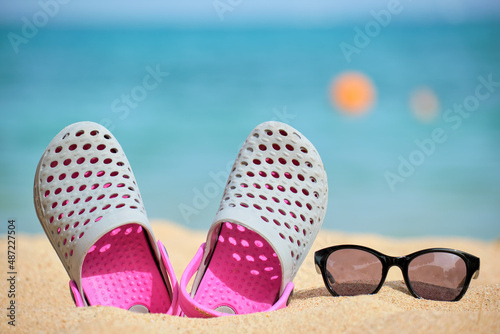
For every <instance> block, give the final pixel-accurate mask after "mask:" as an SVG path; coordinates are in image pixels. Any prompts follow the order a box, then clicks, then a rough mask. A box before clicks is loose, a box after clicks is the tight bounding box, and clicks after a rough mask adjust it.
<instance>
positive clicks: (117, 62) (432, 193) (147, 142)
mask: <svg viewBox="0 0 500 334" xmlns="http://www.w3.org/2000/svg"><path fill="white" fill-rule="evenodd" d="M19 30H20V27H18V26H15V27H14V26H12V27H11V26H4V27H3V28H2V29H1V30H0V36H2V38H1V39H0V112H1V121H0V152H1V155H0V185H1V193H0V218H1V219H2V221H3V222H5V226H6V225H7V219H9V218H14V219H16V221H17V222H18V229H19V230H20V231H23V232H30V233H41V232H42V229H41V227H40V226H39V223H38V220H37V218H36V214H35V211H34V207H33V201H32V185H33V177H34V174H35V170H36V166H37V163H38V159H39V158H40V156H41V154H42V153H43V151H44V149H45V147H46V146H47V144H48V143H49V142H50V140H51V139H52V138H53V137H54V136H55V135H56V134H57V133H58V132H59V131H60V130H61V129H62V128H63V127H65V126H66V125H68V124H70V123H73V122H77V121H82V120H90V121H94V122H100V123H102V124H104V125H106V126H108V127H109V128H110V129H111V130H112V132H113V133H114V134H115V136H116V137H117V138H118V140H119V141H120V143H121V145H122V147H123V148H124V150H125V152H126V153H127V156H128V159H129V161H130V162H131V164H132V168H133V170H134V173H135V176H136V178H137V181H138V184H139V188H140V190H141V194H142V196H143V199H144V203H145V206H146V210H147V212H148V215H149V217H150V218H162V219H169V220H173V221H176V222H178V223H180V224H182V225H184V226H186V227H189V228H195V229H203V230H207V229H208V227H209V226H210V223H211V221H212V218H213V217H214V215H215V213H216V210H217V207H218V205H219V201H220V198H221V196H222V192H223V189H222V187H221V186H220V184H221V183H222V182H223V181H222V179H224V178H225V177H226V176H227V169H228V166H230V165H231V164H232V161H233V160H234V158H235V157H236V155H237V153H238V150H239V147H240V145H241V144H242V142H243V141H244V140H245V138H246V136H247V135H248V134H249V132H250V131H251V130H252V129H253V128H254V127H255V126H256V125H257V124H259V123H260V122H263V121H267V120H279V121H285V122H287V123H289V124H290V125H292V126H294V127H296V128H297V129H298V130H299V131H301V132H302V133H303V134H305V135H306V136H307V137H308V138H309V139H310V140H311V141H312V142H313V144H314V145H315V146H316V148H317V149H318V151H319V152H320V154H321V156H322V159H323V162H324V164H325V167H326V170H327V173H328V176H329V191H330V194H329V204H328V211H327V215H326V219H325V221H324V227H325V228H327V229H333V230H340V231H345V232H361V233H378V234H384V235H391V236H405V237H411V236H424V235H438V236H444V235H458V236H465V237H475V238H481V239H493V238H498V237H499V236H500V149H499V148H500V146H499V145H500V84H499V83H500V43H498V41H499V37H500V24H498V23H489V24H486V23H485V24H469V25H458V26H447V25H442V26H440V25H435V26H398V25H396V24H394V25H391V26H388V27H387V28H384V30H383V31H382V32H381V33H380V35H378V36H376V37H374V38H372V39H371V41H370V43H369V44H368V45H366V46H364V47H363V48H359V50H358V51H359V52H358V53H355V54H353V55H352V59H351V62H350V63H348V62H347V61H346V59H345V57H344V55H343V54H342V52H341V50H340V47H339V45H340V44H341V43H343V42H345V43H350V44H353V43H354V42H353V39H354V37H355V32H354V31H353V27H352V26H345V27H334V28H321V29H320V28H318V29H298V28H286V29H285V28H281V29H279V28H267V29H264V28H262V29H243V28H238V29H236V28H235V29H226V30H217V29H205V30H201V29H184V30H183V29H174V28H162V29H142V30H141V29H139V30H131V29H130V30H127V29H118V28H117V29H108V30H99V29H90V30H84V29H82V30H78V29H75V30H62V29H59V30H58V29H50V28H47V29H43V30H40V31H39V33H38V34H37V35H36V36H34V37H33V38H31V39H30V40H29V42H28V43H26V44H22V45H19V50H18V51H19V52H18V53H15V52H14V50H13V48H12V46H11V44H10V43H9V40H8V39H7V38H6V36H7V35H8V33H9V32H17V33H19ZM155 70H156V71H159V72H161V73H162V74H161V76H159V77H158V78H159V80H158V81H157V82H156V83H157V85H154V86H155V87H154V88H152V87H151V86H149V88H151V89H147V90H146V89H144V84H143V79H144V77H145V76H146V75H147V74H148V73H149V72H151V71H155ZM346 70H356V71H361V72H363V73H365V74H366V75H367V76H369V77H370V78H371V80H372V81H373V83H374V85H375V87H376V91H377V101H376V104H375V105H374V107H373V108H372V110H371V111H370V112H369V113H368V114H367V115H366V116H365V117H360V118H352V117H346V116H344V115H343V114H341V113H339V112H338V111H337V110H336V109H335V108H334V107H332V106H331V104H330V102H329V99H328V94H327V91H328V86H329V85H330V83H331V81H332V79H333V78H334V77H335V76H336V75H338V74H339V73H341V72H343V71H346ZM167 72H168V75H167V74H166V73H167ZM485 80H486V82H487V81H488V80H489V81H490V84H489V86H488V87H485V86H484V82H485ZM151 83H153V82H152V81H151ZM495 83H496V84H495ZM480 85H483V88H479V89H480V92H481V93H483V95H484V94H486V93H489V94H487V95H488V96H487V97H484V98H482V99H481V100H479V99H477V98H476V100H474V98H471V96H475V94H476V92H477V89H478V86H480ZM138 86H139V87H141V86H142V87H143V88H142V89H141V88H137V87H138ZM424 86H425V87H428V88H430V89H432V91H433V92H434V93H435V94H436V96H437V97H438V99H439V104H440V109H441V113H440V114H439V115H438V117H437V118H436V119H435V120H434V121H432V122H430V123H422V122H421V121H418V120H417V119H416V118H415V117H414V116H413V114H412V113H411V110H410V106H409V99H410V96H411V93H412V91H414V90H415V89H417V88H419V87H424ZM144 92H145V94H144ZM132 93H133V94H135V95H134V96H135V98H136V99H135V100H134V101H131V102H129V103H128V104H127V102H124V101H125V100H122V96H124V95H131V94H132ZM141 94H142V95H141ZM475 101H478V103H477V104H474V102H475ZM463 103H472V104H471V105H470V106H469V109H471V111H470V113H468V114H467V115H466V116H462V115H461V114H458V113H453V114H451V113H449V114H447V115H448V117H445V115H446V112H447V110H449V109H450V108H452V109H453V106H454V104H463ZM451 116H453V118H451ZM436 130H437V131H440V133H441V139H442V138H445V139H444V140H442V141H441V142H439V143H434V148H432V149H431V147H430V146H429V147H428V152H427V153H428V154H424V155H422V154H423V153H422V154H420V155H419V153H415V152H416V151H419V150H420V151H422V149H420V148H419V146H418V145H417V143H416V142H420V143H428V141H426V140H428V139H429V138H432V133H433V131H436ZM422 157H423V158H422ZM410 158H413V159H414V161H417V162H418V164H416V165H415V166H413V167H412V168H413V170H411V171H409V170H406V173H405V176H404V177H402V180H404V182H398V183H396V184H395V185H394V187H393V189H391V187H390V186H389V184H388V182H387V179H386V175H387V172H391V173H394V174H397V173H398V168H403V167H400V164H402V163H401V161H402V160H401V159H403V160H406V161H408V160H409V159H410ZM417 158H420V160H418V159H417ZM415 159H417V160H415ZM0 226H1V225H0ZM5 231H6V227H5V229H3V230H2V229H0V233H5Z"/></svg>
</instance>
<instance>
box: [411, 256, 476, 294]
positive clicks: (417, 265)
mask: <svg viewBox="0 0 500 334" xmlns="http://www.w3.org/2000/svg"><path fill="white" fill-rule="evenodd" d="M466 276H467V266H466V264H465V262H464V260H463V259H462V258H461V257H460V256H458V255H455V254H452V253H446V252H434V253H427V254H423V255H420V256H418V257H416V258H415V259H413V260H412V261H411V262H410V263H409V265H408V278H409V279H410V284H411V286H412V288H413V291H415V293H416V294H417V295H419V296H420V297H421V298H425V299H431V300H440V301H452V300H454V299H455V298H456V297H457V296H458V295H459V294H460V292H461V291H462V289H463V285H464V282H465V278H466Z"/></svg>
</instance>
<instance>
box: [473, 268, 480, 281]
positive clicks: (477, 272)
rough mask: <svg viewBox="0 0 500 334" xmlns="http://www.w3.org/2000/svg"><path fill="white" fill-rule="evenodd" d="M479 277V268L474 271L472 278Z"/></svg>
mask: <svg viewBox="0 0 500 334" xmlns="http://www.w3.org/2000/svg"><path fill="white" fill-rule="evenodd" d="M478 277H479V269H478V270H476V272H475V273H474V276H472V278H473V279H477V278H478Z"/></svg>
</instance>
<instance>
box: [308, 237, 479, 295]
mask: <svg viewBox="0 0 500 334" xmlns="http://www.w3.org/2000/svg"><path fill="white" fill-rule="evenodd" d="M314 262H315V264H316V271H317V272H318V274H322V276H323V281H324V283H325V286H326V288H327V289H328V291H330V293H331V294H332V295H333V296H357V295H365V294H375V293H377V292H378V291H379V290H380V288H381V287H382V285H383V284H384V282H385V279H386V277H387V272H388V271H389V268H391V267H392V266H397V267H399V268H400V269H401V271H402V272H403V277H404V280H405V283H406V286H407V287H408V289H409V290H410V292H411V294H412V295H413V296H415V297H417V298H424V299H430V300H439V301H457V300H460V299H461V298H462V296H463V295H464V294H465V292H466V291H467V288H468V287H469V283H470V281H471V278H472V277H473V276H474V279H476V278H477V277H478V276H479V258H477V257H475V256H474V255H471V254H468V253H465V252H462V251H459V250H455V249H447V248H430V249H425V250H421V251H418V252H415V253H412V254H410V255H406V256H401V257H392V256H387V255H385V254H382V253H380V252H378V251H376V250H373V249H370V248H368V247H363V246H356V245H341V246H334V247H328V248H324V249H321V250H319V251H317V252H315V253H314Z"/></svg>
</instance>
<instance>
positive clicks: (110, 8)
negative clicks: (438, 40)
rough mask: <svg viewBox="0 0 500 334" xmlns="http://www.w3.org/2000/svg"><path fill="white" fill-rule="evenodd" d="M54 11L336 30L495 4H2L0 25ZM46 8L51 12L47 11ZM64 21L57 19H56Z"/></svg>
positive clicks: (388, 0) (446, 16)
mask: <svg viewBox="0 0 500 334" xmlns="http://www.w3.org/2000/svg"><path fill="white" fill-rule="evenodd" d="M55 3H57V4H58V6H59V8H58V9H57V13H56V14H55V15H54V17H52V18H51V20H50V22H51V24H52V25H55V26H57V25H63V26H92V25H99V26H102V25H111V26H112V25H151V24H154V25H158V24H164V25H188V26H189V25H195V26H196V25H248V24H259V25H262V24H267V25H269V24H271V25H272V24H283V23H285V24H290V23H292V24H299V25H300V24H302V25H336V24H342V23H348V22H352V21H356V20H366V19H368V18H370V14H371V12H372V11H380V10H383V9H387V8H389V7H390V6H397V7H398V8H400V9H401V11H405V12H406V15H405V19H406V20H408V21H410V22H414V21H417V22H446V23H455V24H456V23H462V22H468V21H483V20H498V19H500V1H497V0H476V1H469V0H418V1H412V0H356V1H352V0H309V1H305V0H304V1H299V0H288V1H274V2H269V1H266V0H185V1H172V0H142V1H127V0H107V1H100V0H86V1H82V0H23V1H17V0H2V1H1V2H0V23H1V24H14V25H16V24H22V21H21V19H22V17H27V18H28V19H32V18H33V16H34V15H36V13H37V12H39V11H40V10H41V9H42V7H44V6H45V7H49V8H55V7H53V6H54V4H55ZM51 6H52V7H51ZM62 13H63V14H64V15H60V14H62Z"/></svg>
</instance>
